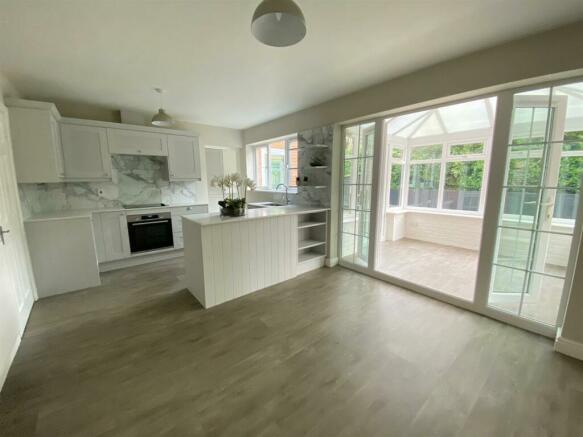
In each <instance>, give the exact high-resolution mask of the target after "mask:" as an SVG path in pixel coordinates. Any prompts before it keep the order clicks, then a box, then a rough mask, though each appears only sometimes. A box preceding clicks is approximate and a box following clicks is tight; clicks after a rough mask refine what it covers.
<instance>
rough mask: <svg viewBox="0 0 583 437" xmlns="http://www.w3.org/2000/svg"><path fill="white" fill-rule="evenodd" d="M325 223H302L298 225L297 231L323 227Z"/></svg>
mask: <svg viewBox="0 0 583 437" xmlns="http://www.w3.org/2000/svg"><path fill="white" fill-rule="evenodd" d="M324 225H326V222H303V223H298V229H306V228H313V227H314V226H324Z"/></svg>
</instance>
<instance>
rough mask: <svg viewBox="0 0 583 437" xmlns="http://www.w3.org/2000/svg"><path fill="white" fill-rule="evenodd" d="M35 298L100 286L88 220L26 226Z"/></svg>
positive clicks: (47, 222) (51, 221)
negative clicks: (34, 282)
mask: <svg viewBox="0 0 583 437" xmlns="http://www.w3.org/2000/svg"><path fill="white" fill-rule="evenodd" d="M25 228H26V236H27V240H28V247H29V250H30V257H31V262H32V268H33V271H34V277H35V280H36V284H37V292H38V297H39V298H43V297H48V296H52V295H55V294H61V293H66V292H69V291H75V290H81V289H83V288H88V287H96V286H98V285H100V284H101V280H100V278H99V267H98V265H97V257H96V254H95V246H94V242H93V230H92V229H91V220H90V219H89V217H82V218H69V219H64V220H46V221H33V222H26V223H25Z"/></svg>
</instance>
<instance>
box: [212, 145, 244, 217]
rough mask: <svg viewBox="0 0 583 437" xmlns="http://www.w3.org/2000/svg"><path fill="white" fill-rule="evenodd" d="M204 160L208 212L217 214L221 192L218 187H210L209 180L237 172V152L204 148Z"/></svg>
mask: <svg viewBox="0 0 583 437" xmlns="http://www.w3.org/2000/svg"><path fill="white" fill-rule="evenodd" d="M205 158H206V177H207V187H208V204H209V212H218V211H219V204H218V202H219V201H220V200H223V192H222V190H221V189H220V188H218V187H212V186H211V180H212V179H213V178H214V177H216V176H219V177H222V176H224V175H226V174H229V173H235V172H237V152H236V151H235V150H233V149H225V148H217V147H206V148H205Z"/></svg>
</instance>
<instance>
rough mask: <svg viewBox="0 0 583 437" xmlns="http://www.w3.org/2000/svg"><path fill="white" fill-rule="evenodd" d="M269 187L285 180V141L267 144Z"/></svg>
mask: <svg viewBox="0 0 583 437" xmlns="http://www.w3.org/2000/svg"><path fill="white" fill-rule="evenodd" d="M269 158H270V166H269V168H270V177H271V180H270V182H271V187H272V188H275V187H277V186H278V185H279V184H283V183H284V182H285V141H277V142H275V143H270V144H269Z"/></svg>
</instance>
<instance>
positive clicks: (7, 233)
mask: <svg viewBox="0 0 583 437" xmlns="http://www.w3.org/2000/svg"><path fill="white" fill-rule="evenodd" d="M8 126H9V125H8V111H7V110H6V107H5V106H4V105H3V104H0V385H1V384H2V382H3V381H4V378H5V376H6V373H7V371H8V366H9V365H10V362H11V360H12V355H13V353H14V352H15V350H16V349H15V348H16V345H17V344H18V339H19V338H20V337H21V336H22V332H23V331H24V328H25V326H26V321H27V320H28V315H29V314H30V310H31V308H32V304H33V302H34V293H35V291H34V288H35V286H34V280H33V276H32V268H31V264H30V258H29V254H28V247H27V245H26V237H25V234H24V226H23V222H22V214H21V211H20V204H19V201H18V189H17V185H16V176H15V172H14V162H13V160H12V148H11V145H10V144H11V143H10V133H9V127H8Z"/></svg>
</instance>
